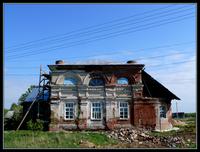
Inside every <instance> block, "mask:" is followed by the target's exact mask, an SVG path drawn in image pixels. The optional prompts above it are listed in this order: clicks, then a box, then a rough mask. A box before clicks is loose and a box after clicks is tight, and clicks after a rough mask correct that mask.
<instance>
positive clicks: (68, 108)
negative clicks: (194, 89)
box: [64, 102, 75, 120]
mask: <svg viewBox="0 0 200 152" xmlns="http://www.w3.org/2000/svg"><path fill="white" fill-rule="evenodd" d="M66 104H73V107H68V108H67V106H66ZM64 108H65V109H64V111H65V113H64V116H65V117H64V118H65V120H74V119H75V103H74V102H65V106H64ZM72 108H73V111H72V112H73V115H72V116H73V118H67V114H66V112H67V110H66V109H72ZM68 112H69V117H70V110H69V111H68Z"/></svg>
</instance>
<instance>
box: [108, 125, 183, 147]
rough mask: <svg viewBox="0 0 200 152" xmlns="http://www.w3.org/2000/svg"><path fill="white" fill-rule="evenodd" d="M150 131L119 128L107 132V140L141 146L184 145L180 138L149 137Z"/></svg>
mask: <svg viewBox="0 0 200 152" xmlns="http://www.w3.org/2000/svg"><path fill="white" fill-rule="evenodd" d="M149 132H150V130H146V129H142V128H137V129H136V128H120V129H117V130H113V131H110V132H108V137H109V138H115V139H119V140H120V141H121V142H126V143H137V144H139V145H141V144H148V143H151V144H155V145H166V146H167V147H176V145H177V144H184V143H185V142H184V140H183V139H182V138H181V137H172V136H167V137H155V136H151V135H149Z"/></svg>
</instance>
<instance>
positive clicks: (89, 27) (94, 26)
mask: <svg viewBox="0 0 200 152" xmlns="http://www.w3.org/2000/svg"><path fill="white" fill-rule="evenodd" d="M168 7H171V5H168V6H167V7H163V8H158V9H153V10H151V11H145V12H143V13H137V14H134V15H131V16H127V17H123V18H119V19H115V20H111V21H108V22H104V23H101V24H97V25H92V26H88V27H85V28H80V29H77V30H74V31H71V32H67V33H65V34H59V35H54V36H50V37H45V38H42V39H38V40H33V41H29V42H25V43H21V44H17V45H14V46H11V47H7V48H6V49H9V48H12V47H16V46H21V45H25V44H29V43H33V42H37V41H42V40H45V39H49V38H54V37H59V36H63V35H68V34H71V33H76V32H77V31H80V30H82V31H83V30H87V29H91V28H96V27H99V26H102V25H106V24H109V23H113V22H116V21H121V20H126V19H127V18H128V19H129V18H132V17H135V16H139V15H143V14H144V13H150V12H154V11H156V10H163V9H165V8H168ZM173 7H174V5H173Z"/></svg>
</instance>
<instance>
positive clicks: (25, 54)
mask: <svg viewBox="0 0 200 152" xmlns="http://www.w3.org/2000/svg"><path fill="white" fill-rule="evenodd" d="M181 17H182V16H181ZM191 17H192V16H189V18H191ZM193 17H194V16H193ZM186 18H188V17H184V18H181V19H179V20H175V21H170V22H165V23H164V24H163V23H162V24H158V25H156V27H158V26H161V25H166V24H169V23H172V22H177V21H180V20H183V19H186ZM153 27H155V25H154V26H150V27H148V28H143V29H140V30H139V31H141V30H146V29H149V28H153ZM137 31H138V30H134V31H128V33H127V32H122V33H121V34H115V35H113V36H119V35H122V34H125V33H127V34H130V33H132V32H137ZM109 34H113V33H109ZM113 36H109V37H103V38H100V39H99V38H98V39H95V40H94V39H93V40H92V41H96V40H102V39H106V38H110V37H113ZM86 40H87V39H86ZM88 40H89V39H88ZM78 42H80V41H78ZM88 42H91V41H88ZM88 42H87V43H88ZM75 43H77V42H75ZM82 43H83V42H82ZM82 43H81V44H82ZM77 45H80V44H75V46H77ZM72 46H74V45H71V46H68V47H72ZM62 48H67V47H62ZM37 51H40V50H37ZM37 51H35V52H34V53H29V54H27V53H24V55H23V54H22V55H21V56H20V55H18V56H16V55H15V56H9V57H11V58H10V59H12V57H14V58H17V57H18V58H19V57H24V56H27V55H28V56H30V55H36V54H38V53H36V52H37ZM50 51H52V50H46V51H42V52H39V53H40V54H41V53H46V52H50ZM9 57H8V58H9Z"/></svg>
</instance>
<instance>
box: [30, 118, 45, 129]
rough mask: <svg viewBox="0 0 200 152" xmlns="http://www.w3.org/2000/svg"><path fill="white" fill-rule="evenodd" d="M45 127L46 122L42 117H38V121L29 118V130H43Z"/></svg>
mask: <svg viewBox="0 0 200 152" xmlns="http://www.w3.org/2000/svg"><path fill="white" fill-rule="evenodd" d="M43 128H44V122H43V121H42V120H40V119H37V120H36V122H33V121H32V120H29V121H28V122H27V129H28V130H40V131H41V130H43Z"/></svg>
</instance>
